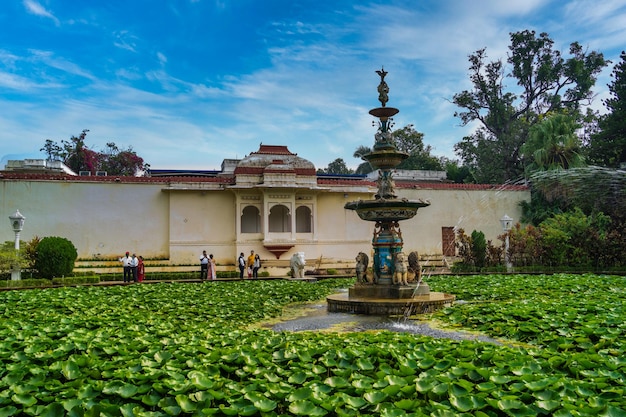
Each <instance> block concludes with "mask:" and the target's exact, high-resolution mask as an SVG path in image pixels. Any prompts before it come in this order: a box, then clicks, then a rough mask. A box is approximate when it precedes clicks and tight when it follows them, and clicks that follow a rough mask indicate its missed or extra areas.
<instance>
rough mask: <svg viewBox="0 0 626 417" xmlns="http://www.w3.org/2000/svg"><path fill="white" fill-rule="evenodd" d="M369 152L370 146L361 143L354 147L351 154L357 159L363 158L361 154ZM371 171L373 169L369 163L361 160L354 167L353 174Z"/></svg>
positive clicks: (370, 150)
mask: <svg viewBox="0 0 626 417" xmlns="http://www.w3.org/2000/svg"><path fill="white" fill-rule="evenodd" d="M371 152H372V148H370V147H369V146H365V145H361V146H359V147H358V148H356V150H355V151H354V154H353V155H352V156H354V157H355V158H357V159H363V156H365V155H367V154H368V153H371ZM372 171H373V169H372V166H371V165H370V163H369V162H367V161H364V162H361V163H360V164H359V166H358V167H357V168H356V171H355V174H369V173H370V172H372Z"/></svg>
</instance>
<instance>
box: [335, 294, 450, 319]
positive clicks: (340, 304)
mask: <svg viewBox="0 0 626 417" xmlns="http://www.w3.org/2000/svg"><path fill="white" fill-rule="evenodd" d="M455 298H456V297H455V296H454V295H452V294H446V293H441V292H431V293H429V294H426V295H416V296H414V297H412V298H396V299H391V298H355V297H351V296H349V295H348V294H333V295H329V296H328V297H326V303H327V305H328V311H329V312H331V313H353V314H367V315H381V316H382V315H386V316H392V315H407V316H408V315H413V314H424V313H432V312H434V311H436V310H439V309H442V308H444V307H449V306H451V305H452V304H453V303H454V300H455Z"/></svg>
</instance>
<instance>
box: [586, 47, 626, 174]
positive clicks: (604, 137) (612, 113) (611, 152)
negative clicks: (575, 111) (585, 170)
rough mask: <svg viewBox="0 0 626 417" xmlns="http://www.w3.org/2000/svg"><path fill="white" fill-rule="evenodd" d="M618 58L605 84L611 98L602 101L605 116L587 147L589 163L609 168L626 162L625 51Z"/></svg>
mask: <svg viewBox="0 0 626 417" xmlns="http://www.w3.org/2000/svg"><path fill="white" fill-rule="evenodd" d="M620 58H621V61H620V62H619V63H618V64H617V65H615V68H613V73H612V76H613V81H612V82H611V83H610V84H609V90H610V91H611V98H609V99H607V100H605V101H604V105H605V106H606V107H607V108H608V110H609V113H608V114H606V115H604V116H602V117H600V120H599V122H598V128H599V131H598V132H597V133H596V134H595V135H592V136H591V141H590V144H589V157H590V160H591V162H593V163H596V164H598V165H601V166H606V167H611V168H619V167H620V164H622V163H624V162H626V52H624V51H622V53H621V55H620Z"/></svg>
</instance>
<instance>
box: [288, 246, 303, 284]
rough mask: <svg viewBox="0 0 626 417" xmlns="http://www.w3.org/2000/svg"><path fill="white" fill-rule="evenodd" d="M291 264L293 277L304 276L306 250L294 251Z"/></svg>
mask: <svg viewBox="0 0 626 417" xmlns="http://www.w3.org/2000/svg"><path fill="white" fill-rule="evenodd" d="M289 264H290V265H291V276H292V277H293V278H304V265H305V264H306V259H305V258H304V252H296V253H294V254H293V256H292V257H291V260H290V261H289Z"/></svg>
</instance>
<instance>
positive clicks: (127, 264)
mask: <svg viewBox="0 0 626 417" xmlns="http://www.w3.org/2000/svg"><path fill="white" fill-rule="evenodd" d="M132 261H133V259H132V258H131V257H130V253H129V252H126V256H124V257H123V258H120V262H121V263H122V267H123V268H124V282H130V277H131V274H132V265H131V264H132Z"/></svg>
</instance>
